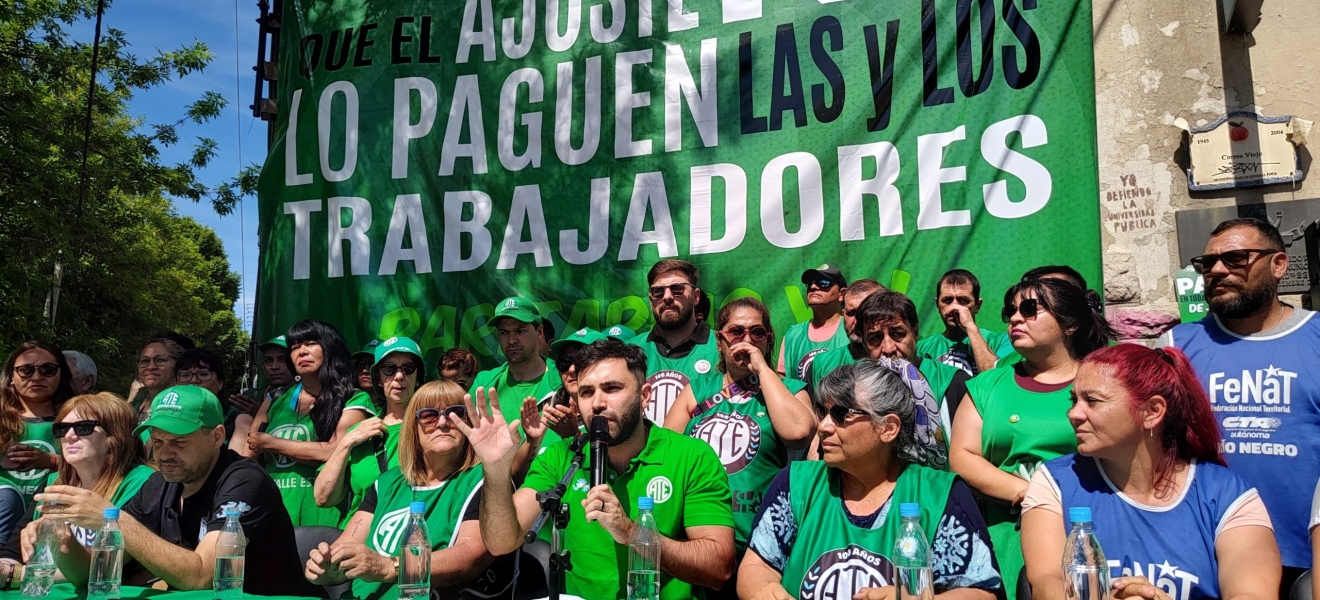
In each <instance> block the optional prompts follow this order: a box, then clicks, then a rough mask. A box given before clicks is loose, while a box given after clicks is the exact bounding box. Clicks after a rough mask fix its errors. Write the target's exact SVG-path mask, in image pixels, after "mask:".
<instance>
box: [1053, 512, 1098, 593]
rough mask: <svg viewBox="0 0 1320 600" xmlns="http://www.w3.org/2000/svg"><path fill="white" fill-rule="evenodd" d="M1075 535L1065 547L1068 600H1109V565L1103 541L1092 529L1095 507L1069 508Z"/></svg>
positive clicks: (1064, 571)
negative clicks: (1092, 515)
mask: <svg viewBox="0 0 1320 600" xmlns="http://www.w3.org/2000/svg"><path fill="white" fill-rule="evenodd" d="M1068 520H1069V521H1072V532H1070V533H1069V534H1068V541H1067V543H1065V544H1064V546H1063V597H1064V598H1067V599H1068V600H1107V599H1108V598H1109V563H1108V562H1107V561H1105V552H1104V550H1101V549H1100V540H1098V539H1096V537H1095V531H1093V530H1092V529H1091V508H1090V507H1088V506H1074V507H1071V508H1069V509H1068Z"/></svg>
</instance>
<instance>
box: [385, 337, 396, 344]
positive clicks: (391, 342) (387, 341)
mask: <svg viewBox="0 0 1320 600" xmlns="http://www.w3.org/2000/svg"><path fill="white" fill-rule="evenodd" d="M397 341H399V338H398V337H397V336H396V337H392V338H390V339H388V340H385V345H386V346H388V345H390V344H393V343H394V342H397Z"/></svg>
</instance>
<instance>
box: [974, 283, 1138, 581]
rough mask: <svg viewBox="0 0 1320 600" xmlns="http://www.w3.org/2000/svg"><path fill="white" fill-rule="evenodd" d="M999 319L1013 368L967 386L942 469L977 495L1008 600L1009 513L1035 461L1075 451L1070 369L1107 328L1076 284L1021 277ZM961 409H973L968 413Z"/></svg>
mask: <svg viewBox="0 0 1320 600" xmlns="http://www.w3.org/2000/svg"><path fill="white" fill-rule="evenodd" d="M1002 317H1003V319H1004V322H1005V323H1007V324H1008V328H1009V331H1008V334H1009V337H1010V338H1011V339H1012V340H1013V348H1014V349H1016V350H1017V352H1018V354H1021V355H1022V362H1019V363H1017V364H1014V365H1009V366H1003V367H999V368H996V369H991V370H989V371H986V372H984V373H981V374H980V375H977V376H976V377H974V378H972V379H971V380H970V381H968V382H967V395H966V397H964V399H963V402H961V403H960V406H961V407H962V408H960V409H959V410H958V412H957V413H956V414H955V416H954V421H953V445H952V447H951V448H950V456H949V459H950V464H951V466H952V467H953V470H954V471H955V472H957V473H958V474H959V475H962V476H963V478H965V479H966V480H967V482H968V483H970V484H971V485H972V487H974V488H976V489H977V490H978V491H979V492H980V493H981V496H982V500H983V504H984V512H985V518H986V522H987V523H988V524H989V526H990V535H991V538H992V539H993V540H994V547H995V554H996V555H997V556H998V558H999V567H1000V572H1001V573H1003V575H1004V583H1005V589H1006V591H1007V592H1008V598H1009V600H1013V598H1015V597H1016V595H1017V581H1018V578H1019V575H1020V574H1021V571H1022V565H1023V561H1022V542H1021V539H1020V538H1019V535H1018V524H1017V523H1018V507H1019V505H1020V503H1021V502H1022V498H1023V496H1025V495H1026V492H1027V484H1028V482H1029V481H1031V476H1032V474H1033V473H1034V472H1035V469H1036V467H1038V466H1039V465H1040V464H1041V463H1042V462H1044V461H1047V460H1051V459H1054V458H1057V457H1059V456H1062V455H1064V454H1068V453H1070V452H1075V451H1076V450H1077V438H1076V437H1075V436H1074V435H1073V429H1072V425H1071V423H1070V422H1069V421H1068V409H1069V408H1071V406H1072V400H1071V390H1072V383H1073V378H1074V377H1076V375H1077V366H1078V365H1079V364H1081V361H1082V359H1084V358H1086V355H1088V354H1090V353H1091V352H1093V351H1095V350H1099V349H1100V348H1104V347H1105V346H1107V345H1109V342H1110V341H1112V340H1113V339H1114V330H1113V329H1112V328H1111V327H1110V326H1109V323H1108V322H1107V321H1105V318H1104V315H1103V314H1102V313H1101V312H1100V311H1099V310H1097V309H1096V308H1095V307H1094V306H1092V305H1091V303H1089V302H1088V301H1087V297H1086V293H1085V292H1084V291H1083V290H1081V289H1080V288H1078V287H1077V286H1075V285H1072V284H1070V283H1067V282H1065V281H1062V280H1059V279H1054V278H1039V279H1028V280H1023V281H1021V282H1019V283H1018V284H1017V285H1014V286H1013V287H1011V288H1009V290H1008V292H1007V293H1005V294H1004V310H1003V313H1002ZM966 407H972V410H967V408H966Z"/></svg>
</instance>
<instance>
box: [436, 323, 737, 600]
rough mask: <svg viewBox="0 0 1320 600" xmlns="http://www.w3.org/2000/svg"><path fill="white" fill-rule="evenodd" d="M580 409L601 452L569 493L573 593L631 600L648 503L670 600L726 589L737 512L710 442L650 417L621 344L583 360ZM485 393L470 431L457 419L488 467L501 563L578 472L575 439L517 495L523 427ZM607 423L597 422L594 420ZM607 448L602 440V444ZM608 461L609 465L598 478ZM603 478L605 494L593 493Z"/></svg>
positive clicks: (489, 506)
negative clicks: (543, 497) (541, 498)
mask: <svg viewBox="0 0 1320 600" xmlns="http://www.w3.org/2000/svg"><path fill="white" fill-rule="evenodd" d="M574 366H575V367H576V370H577V377H578V408H579V410H581V411H582V415H581V416H582V422H584V423H588V424H589V425H590V429H591V431H592V432H593V434H594V435H592V440H591V441H592V444H591V451H590V452H588V456H587V457H586V460H585V461H584V462H583V464H582V469H581V470H579V471H578V473H577V474H576V475H575V476H574V477H573V479H572V483H571V484H570V485H569V486H568V490H567V491H566V493H565V494H564V499H563V501H564V503H565V504H566V505H568V507H569V519H568V527H567V529H566V530H565V532H564V534H565V535H564V546H565V548H566V549H567V550H569V551H570V552H571V553H572V557H571V563H572V566H573V568H572V570H571V571H569V572H568V573H567V576H566V584H565V587H566V589H565V590H563V591H564V592H565V593H567V594H570V595H574V596H580V597H582V598H586V599H587V600H614V599H616V598H624V597H626V595H627V586H626V582H627V569H628V543H629V541H631V540H632V539H633V535H634V532H635V531H636V529H637V524H636V522H635V519H636V517H637V499H638V498H640V497H642V496H650V497H651V498H652V499H653V500H654V502H655V509H654V511H653V514H654V515H655V520H656V524H657V525H658V529H659V531H660V534H661V536H662V537H663V541H662V544H661V558H660V569H661V580H660V598H661V599H662V600H679V599H682V598H691V597H697V598H700V597H702V593H701V590H699V589H696V586H702V587H707V588H714V589H719V588H721V587H723V585H724V583H725V581H727V580H728V578H729V577H730V576H731V575H732V573H733V569H734V564H733V562H734V561H733V513H732V512H731V509H730V508H729V506H730V496H729V481H728V477H727V476H726V475H725V473H724V467H723V466H722V465H721V464H720V460H719V457H717V456H716V455H715V452H714V451H713V450H711V448H710V446H709V445H707V444H706V443H704V442H702V441H700V440H697V439H693V438H689V437H686V436H683V435H679V434H677V433H674V432H672V431H668V430H666V429H664V428H663V427H660V426H658V425H654V424H652V423H651V422H650V421H649V420H647V419H645V418H643V415H644V413H645V410H646V404H647V402H648V401H649V400H650V395H651V388H650V385H649V384H645V383H644V382H645V381H646V356H645V355H644V354H643V353H642V351H641V350H639V349H638V348H637V347H635V346H629V345H627V344H624V343H622V342H619V341H617V340H613V339H610V340H602V341H598V342H595V343H593V344H590V345H588V346H586V347H584V348H583V349H582V351H581V352H580V353H578V356H577V359H576V360H575V361H574ZM482 398H484V394H481V393H480V392H479V393H478V394H477V400H476V401H474V402H473V406H472V410H471V413H470V415H469V420H470V421H471V422H472V425H471V427H469V426H468V425H467V424H466V423H462V422H460V421H456V420H453V419H451V424H453V425H454V426H456V427H458V428H459V429H460V430H461V431H463V433H464V434H465V435H466V436H467V438H468V441H469V443H471V444H472V447H473V449H474V450H475V451H476V453H477V456H479V457H480V458H481V463H482V469H483V471H484V476H485V490H484V492H483V493H482V497H481V521H480V522H481V536H482V539H483V540H484V541H485V543H486V548H487V550H489V551H490V553H491V554H494V555H497V556H498V555H502V554H508V553H510V552H513V551H515V550H517V549H518V548H519V547H520V546H521V545H522V543H523V536H524V535H525V534H526V533H527V530H528V529H529V528H530V527H531V525H532V523H533V522H534V521H535V520H536V517H537V515H538V514H540V512H541V508H540V506H539V504H538V503H537V501H536V494H537V492H542V491H546V490H549V489H551V488H553V487H554V486H555V485H556V484H558V483H559V480H560V479H562V478H563V476H564V474H565V473H566V472H567V471H568V469H569V465H570V463H571V462H572V459H573V456H572V452H571V450H570V448H569V446H570V445H571V442H572V440H563V441H561V442H559V443H557V444H555V445H553V446H551V447H550V448H548V449H546V450H545V452H543V453H542V454H541V455H540V456H537V457H536V459H535V461H534V462H533V463H532V466H531V469H530V470H529V471H528V474H527V479H526V481H525V482H524V483H523V485H522V487H521V488H520V489H518V490H516V491H515V490H514V488H513V484H512V478H511V473H512V466H513V460H514V455H515V454H517V451H518V444H519V441H518V440H519V437H518V434H517V430H518V429H517V428H518V424H517V423H513V424H510V423H508V422H506V421H505V419H504V416H503V414H501V413H500V411H499V406H498V404H497V403H490V406H489V407H487V406H486V404H487V403H486V402H484V401H481V399H482ZM597 417H599V418H601V419H603V422H602V421H594V422H593V420H594V419H595V418H597ZM602 440H603V441H602ZM598 452H599V453H601V454H604V455H605V456H607V457H608V460H607V462H608V465H607V467H608V468H606V469H597V466H598V465H599V460H598V458H597V455H598ZM595 477H600V478H602V479H603V480H604V483H602V484H600V485H596V486H594V487H593V486H591V485H590V484H589V483H588V482H589V481H591V480H592V479H593V478H595Z"/></svg>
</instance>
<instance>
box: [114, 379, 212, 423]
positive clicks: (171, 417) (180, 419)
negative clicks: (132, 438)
mask: <svg viewBox="0 0 1320 600" xmlns="http://www.w3.org/2000/svg"><path fill="white" fill-rule="evenodd" d="M224 422H225V413H224V411H223V410H221V409H220V399H219V398H216V397H215V394H212V393H211V391H210V390H207V389H205V388H200V387H197V386H195V385H176V386H174V387H172V388H166V389H165V390H164V391H162V392H161V393H159V394H157V395H156V399H155V400H152V401H151V416H150V417H148V418H147V420H146V422H145V423H143V424H141V425H138V426H137V429H134V430H133V434H134V435H140V434H142V432H144V431H146V430H147V429H149V428H152V427H155V428H156V429H159V430H161V431H165V432H167V433H172V434H174V435H188V434H190V433H192V432H194V431H197V430H198V429H201V428H203V427H205V428H207V429H210V428H213V427H217V426H220V425H223V424H224Z"/></svg>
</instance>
